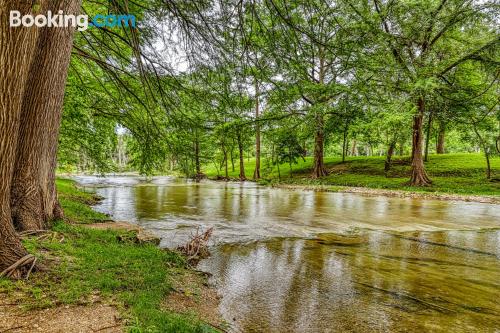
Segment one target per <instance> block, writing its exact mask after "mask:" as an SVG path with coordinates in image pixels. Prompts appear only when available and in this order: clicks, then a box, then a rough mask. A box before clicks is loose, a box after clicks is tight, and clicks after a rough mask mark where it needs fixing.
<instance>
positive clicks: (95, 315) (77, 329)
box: [0, 295, 124, 333]
mask: <svg viewBox="0 0 500 333" xmlns="http://www.w3.org/2000/svg"><path fill="white" fill-rule="evenodd" d="M1 296H3V297H2V298H4V297H5V295H1ZM0 332H1V333H4V332H9V333H21V332H22V333H27V332H43V333H66V332H74V333H87V332H89V333H91V332H103V333H116V332H124V327H123V323H122V321H121V318H120V315H119V312H118V310H117V309H116V308H115V307H113V306H111V305H106V304H99V303H95V304H91V305H85V306H58V307H55V308H49V309H43V310H30V311H26V310H25V309H23V308H22V307H20V306H18V305H16V304H12V303H9V301H8V299H2V300H1V301H0Z"/></svg>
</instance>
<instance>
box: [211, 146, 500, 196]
mask: <svg viewBox="0 0 500 333" xmlns="http://www.w3.org/2000/svg"><path fill="white" fill-rule="evenodd" d="M384 161H385V156H370V157H366V156H358V157H348V158H347V159H346V162H344V163H342V159H341V158H340V157H326V158H325V164H326V166H327V168H328V170H329V171H330V174H329V175H328V176H326V177H323V178H321V179H311V177H310V172H311V165H312V162H313V159H312V157H307V158H306V159H305V161H304V160H299V161H298V163H297V164H293V165H292V172H291V171H290V166H289V165H288V164H281V165H279V172H278V166H277V165H274V166H273V165H270V164H269V163H267V161H266V160H264V161H263V162H262V164H261V175H262V178H263V179H262V180H261V183H264V184H267V183H286V184H305V185H316V184H317V185H337V186H359V187H370V188H383V189H399V190H406V191H424V192H439V193H456V194H467V195H468V194H472V195H500V182H499V181H498V178H499V177H500V157H493V158H492V159H491V167H492V170H493V172H492V174H493V178H496V179H497V180H496V181H495V180H492V181H490V180H487V179H486V177H485V174H486V173H485V168H486V163H485V159H484V156H483V155H482V154H444V155H430V156H429V161H428V162H426V163H425V166H426V169H427V172H428V173H429V176H430V177H431V179H432V180H433V184H432V186H428V187H409V186H407V185H406V184H405V183H406V182H407V181H408V179H409V174H410V170H411V166H410V163H409V157H408V156H406V157H395V158H394V159H393V162H394V164H393V167H392V169H391V171H389V173H388V174H387V175H386V174H385V172H384ZM236 162H238V161H236ZM254 169H255V160H254V159H245V173H246V176H247V178H249V179H251V178H252V176H253V172H254ZM204 172H205V173H206V174H207V176H208V177H210V178H213V177H216V176H217V170H216V169H215V167H214V166H212V165H207V166H206V167H205V169H204ZM220 173H221V174H222V173H223V171H221V172H220ZM238 175H239V163H235V170H234V171H233V170H232V168H231V165H230V167H229V176H230V177H231V178H238Z"/></svg>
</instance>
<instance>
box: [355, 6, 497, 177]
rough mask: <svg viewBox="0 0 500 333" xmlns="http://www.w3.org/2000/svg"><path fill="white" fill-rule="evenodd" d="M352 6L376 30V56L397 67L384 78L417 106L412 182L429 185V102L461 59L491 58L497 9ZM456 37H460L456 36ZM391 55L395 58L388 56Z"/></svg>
mask: <svg viewBox="0 0 500 333" xmlns="http://www.w3.org/2000/svg"><path fill="white" fill-rule="evenodd" d="M350 7H351V8H352V9H353V10H354V11H355V12H356V13H357V14H358V16H359V17H360V18H361V21H362V23H360V24H364V25H365V27H366V29H367V31H370V32H371V33H372V34H373V36H372V42H373V43H375V44H373V45H372V47H373V50H375V51H372V54H373V55H375V58H374V59H378V62H379V63H383V64H384V65H385V66H388V67H390V68H392V69H394V70H396V72H395V74H396V75H395V76H394V78H395V80H392V79H391V77H389V79H387V78H385V79H382V80H383V81H386V83H389V82H391V80H392V81H393V82H391V83H390V84H391V85H392V86H393V87H394V88H393V89H398V90H401V91H404V92H405V93H406V94H407V96H408V99H409V100H411V101H413V103H414V104H415V107H416V112H415V115H414V117H413V126H412V132H413V133H412V155H411V156H412V173H411V178H410V181H409V184H410V185H414V186H426V185H430V184H431V183H432V182H431V180H430V179H429V177H428V175H427V173H426V171H425V166H424V160H423V148H422V144H423V125H424V116H425V114H426V100H427V99H429V98H431V97H432V96H433V94H435V93H436V90H437V89H438V88H439V87H440V86H442V85H444V84H446V75H447V74H448V73H449V72H450V71H453V70H454V69H455V68H456V67H457V66H458V65H460V64H461V63H463V62H468V61H482V62H489V61H492V60H491V58H490V55H489V53H488V52H490V51H491V50H492V49H494V48H498V41H499V37H498V34H497V33H496V32H495V28H494V22H495V20H494V19H491V18H492V17H494V15H495V11H494V10H493V9H492V7H491V6H490V4H488V3H487V4H479V3H474V2H472V1H467V0H456V1H447V0H441V1H437V0H436V1H429V2H405V1H389V2H383V1H381V0H374V1H373V5H371V4H370V5H366V3H364V2H363V5H350ZM457 35H460V38H455V37H456V36H457ZM375 36H378V38H375ZM376 50H378V51H380V53H378V52H377V51H376ZM387 54H390V55H391V57H392V58H391V59H387V56H386V55H387ZM377 68H378V67H377ZM381 74H385V73H384V72H382V73H381Z"/></svg>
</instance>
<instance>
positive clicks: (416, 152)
mask: <svg viewBox="0 0 500 333" xmlns="http://www.w3.org/2000/svg"><path fill="white" fill-rule="evenodd" d="M417 104H418V113H417V114H416V115H415V116H413V137H412V153H411V160H412V162H411V166H412V170H411V178H410V181H409V185H411V186H428V185H430V184H432V181H431V180H430V178H429V176H428V175H427V172H426V171H425V166H424V159H423V156H422V141H423V130H422V127H423V119H424V112H425V102H424V99H423V97H420V98H419V99H418V103H417Z"/></svg>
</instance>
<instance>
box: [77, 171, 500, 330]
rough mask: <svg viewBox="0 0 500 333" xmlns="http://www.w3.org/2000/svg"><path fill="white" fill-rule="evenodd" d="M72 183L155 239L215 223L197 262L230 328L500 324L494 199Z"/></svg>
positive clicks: (167, 239) (164, 181)
mask: <svg viewBox="0 0 500 333" xmlns="http://www.w3.org/2000/svg"><path fill="white" fill-rule="evenodd" d="M78 180H79V181H80V183H82V184H84V185H85V186H87V187H89V188H91V189H92V190H93V191H96V192H97V193H98V194H100V195H102V196H103V197H105V199H104V201H103V202H102V203H100V204H99V206H98V207H97V209H98V210H100V211H102V212H106V213H109V214H111V215H112V216H113V218H115V219H116V220H127V221H132V222H134V223H138V224H141V225H143V226H145V227H146V228H148V229H150V230H151V231H153V232H155V233H157V234H158V235H159V236H160V237H161V238H162V243H161V245H162V246H175V245H177V244H178V243H183V242H185V240H186V239H187V238H188V237H189V235H190V234H191V233H193V229H194V228H196V227H198V226H203V227H208V226H214V227H215V233H214V248H213V250H212V256H211V257H210V258H209V259H207V260H205V261H202V262H201V263H200V269H203V270H207V271H209V272H211V273H212V274H213V279H214V282H215V284H216V285H217V286H218V288H219V289H220V292H221V294H222V295H223V298H222V303H221V312H222V313H223V315H224V317H225V318H226V320H227V321H228V322H229V323H230V325H231V330H232V331H234V332H499V331H500V306H499V305H498V304H499V302H498V300H497V299H498V296H499V295H500V282H499V281H500V261H499V258H500V231H499V228H500V206H499V205H491V204H481V203H465V202H450V201H436V200H418V199H410V198H404V199H399V198H386V197H364V196H360V195H355V194H342V193H321V192H301V191H288V190H279V189H270V188H265V187H259V186H256V185H254V184H247V183H245V184H240V183H214V182H203V183H193V182H186V181H182V180H178V179H174V178H168V177H158V178H155V179H153V180H152V181H151V182H146V181H144V180H141V179H139V178H135V177H110V178H105V179H102V178H95V177H80V178H78ZM495 228H496V229H495ZM488 229H489V230H488ZM277 237H279V238H277Z"/></svg>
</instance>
